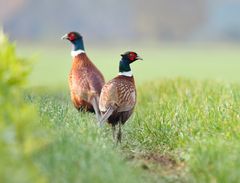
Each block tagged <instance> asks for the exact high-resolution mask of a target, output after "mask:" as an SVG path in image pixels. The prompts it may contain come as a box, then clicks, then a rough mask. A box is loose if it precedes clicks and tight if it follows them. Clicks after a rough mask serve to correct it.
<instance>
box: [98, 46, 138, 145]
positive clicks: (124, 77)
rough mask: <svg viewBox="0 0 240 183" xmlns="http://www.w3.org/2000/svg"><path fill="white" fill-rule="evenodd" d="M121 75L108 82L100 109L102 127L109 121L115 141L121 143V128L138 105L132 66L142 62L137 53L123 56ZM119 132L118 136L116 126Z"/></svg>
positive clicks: (100, 102) (101, 98)
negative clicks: (136, 62)
mask: <svg viewBox="0 0 240 183" xmlns="http://www.w3.org/2000/svg"><path fill="white" fill-rule="evenodd" d="M121 56H122V59H121V60H120V63H119V75H118V76H117V77H115V78H114V79H112V80H110V81H109V82H107V83H106V84H105V85H104V86H103V88H102V91H101V94H100V99H99V109H100V112H101V114H102V117H101V119H100V121H99V123H100V125H101V126H102V124H103V123H104V122H105V121H108V123H110V124H111V125H112V133H113V139H114V140H115V139H116V138H117V139H116V140H117V143H118V142H121V138H122V132H121V126H122V125H123V124H124V123H125V122H126V121H127V120H128V119H129V117H130V116H131V115H132V113H133V110H134V107H135V104H136V88H135V82H134V78H133V75H132V72H131V68H130V64H131V63H133V62H134V61H136V60H142V58H141V57H139V56H138V55H137V53H135V52H132V51H128V52H126V53H124V54H122V55H121ZM117 125H118V132H117V136H116V126H117Z"/></svg>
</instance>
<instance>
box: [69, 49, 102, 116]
mask: <svg viewBox="0 0 240 183" xmlns="http://www.w3.org/2000/svg"><path fill="white" fill-rule="evenodd" d="M103 85H104V78H103V75H102V74H101V72H100V71H99V70H98V69H97V67H96V66H95V65H94V64H93V63H92V62H91V61H90V60H89V58H88V57H87V55H86V54H85V53H81V54H79V55H77V56H75V57H73V61H72V68H71V72H70V74H69V87H70V92H71V100H72V102H73V104H74V106H75V107H76V108H77V109H78V110H86V111H90V112H94V109H93V106H92V99H93V97H96V98H97V99H98V98H99V95H100V92H101V89H102V86H103Z"/></svg>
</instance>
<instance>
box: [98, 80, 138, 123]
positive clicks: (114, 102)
mask: <svg viewBox="0 0 240 183" xmlns="http://www.w3.org/2000/svg"><path fill="white" fill-rule="evenodd" d="M135 104H136V88H135V83H134V78H133V77H127V76H117V77H115V78H114V79H112V80H111V81H109V82H108V83H106V84H105V85H104V87H103V88H102V92H101V95H100V100H99V109H100V111H101V113H102V114H104V113H105V112H106V111H107V109H108V108H110V107H113V108H114V109H115V110H114V111H113V113H112V115H111V116H110V117H109V118H108V122H109V123H110V124H112V125H116V124H117V123H118V122H121V123H122V124H124V123H125V122H126V121H127V120H128V118H129V117H130V116H131V114H132V112H133V109H134V106H135Z"/></svg>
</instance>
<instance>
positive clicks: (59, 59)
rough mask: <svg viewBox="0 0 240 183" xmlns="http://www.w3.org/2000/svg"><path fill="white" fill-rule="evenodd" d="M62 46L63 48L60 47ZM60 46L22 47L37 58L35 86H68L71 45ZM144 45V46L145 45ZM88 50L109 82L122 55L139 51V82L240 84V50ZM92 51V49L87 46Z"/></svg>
mask: <svg viewBox="0 0 240 183" xmlns="http://www.w3.org/2000/svg"><path fill="white" fill-rule="evenodd" d="M60 43H61V44H60ZM60 43H59V44H60V45H62V46H63V45H64V46H65V47H62V46H59V47H57V48H55V47H56V46H41V47H38V46H34V45H33V46H32V47H26V46H20V47H19V50H18V51H19V53H20V55H23V56H28V57H29V56H30V57H31V56H33V57H34V58H35V64H34V70H33V73H32V75H31V77H30V83H31V85H32V86H39V85H44V86H48V85H54V86H66V83H67V78H68V73H69V70H70V68H71V56H70V50H71V48H70V45H69V44H68V43H65V42H60ZM143 45H144V44H143ZM90 47H91V48H89V49H87V53H88V56H89V57H90V58H91V59H92V60H93V61H94V63H95V64H96V65H97V66H98V68H99V69H100V70H101V71H103V72H104V75H105V77H106V78H107V80H109V79H111V78H112V77H113V76H115V75H116V74H117V72H118V63H119V60H120V54H121V53H123V52H125V51H126V50H136V52H137V53H139V55H140V56H141V57H142V58H143V59H144V61H143V62H142V63H135V64H133V65H132V69H133V72H134V75H135V76H136V79H137V82H138V83H140V82H148V81H151V80H159V79H163V78H175V77H179V76H180V77H185V78H190V79H201V80H204V79H211V80H212V79H213V80H220V81H226V82H240V73H239V68H240V62H239V60H240V54H239V49H240V48H239V47H234V46H233V47H230V46H222V47H219V48H218V47H217V48H216V46H211V47H209V48H208V47H206V48H202V47H200V48H198V47H192V48H191V47H190V46H189V47H184V48H182V47H180V46H175V47H161V46H156V47H154V48H151V47H149V46H147V45H146V46H145V47H142V48H139V47H138V46H129V47H127V48H119V49H118V48H115V46H113V47H114V49H113V48H111V49H109V48H110V47H109V48H102V47H101V46H99V48H100V49H99V48H98V49H97V48H96V47H94V46H93V45H90ZM87 48H88V46H87Z"/></svg>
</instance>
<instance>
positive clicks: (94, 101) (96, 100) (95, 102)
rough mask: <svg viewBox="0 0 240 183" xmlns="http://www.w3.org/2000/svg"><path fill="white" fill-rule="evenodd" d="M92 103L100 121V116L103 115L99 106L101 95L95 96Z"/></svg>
mask: <svg viewBox="0 0 240 183" xmlns="http://www.w3.org/2000/svg"><path fill="white" fill-rule="evenodd" d="M91 103H92V106H93V109H94V111H95V114H96V118H97V121H99V120H100V117H101V114H100V110H99V107H98V103H99V97H98V96H94V97H93V98H92V101H91Z"/></svg>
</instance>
